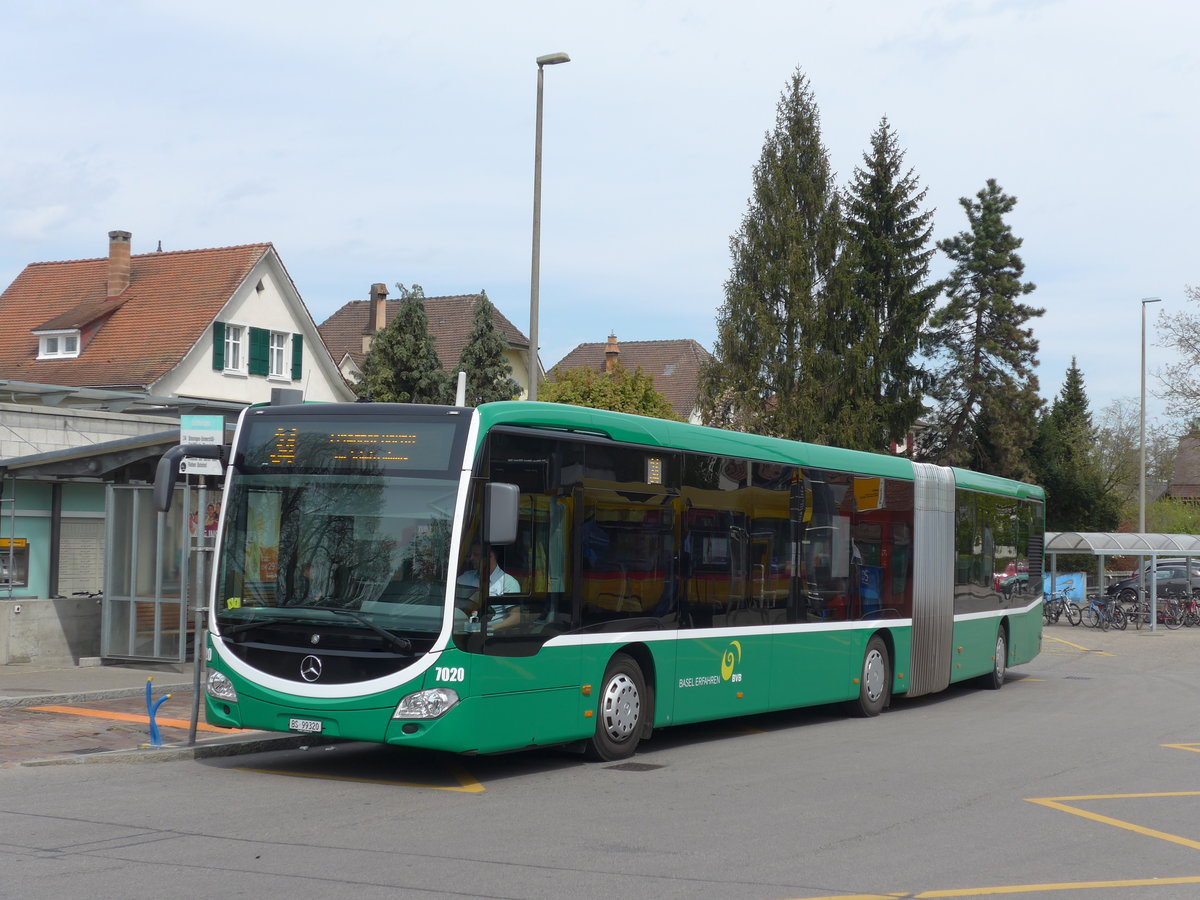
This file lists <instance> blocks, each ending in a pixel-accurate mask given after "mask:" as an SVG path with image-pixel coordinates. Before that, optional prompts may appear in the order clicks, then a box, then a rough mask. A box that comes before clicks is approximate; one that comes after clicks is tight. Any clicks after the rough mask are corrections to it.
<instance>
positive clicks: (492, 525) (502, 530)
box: [155, 482, 521, 545]
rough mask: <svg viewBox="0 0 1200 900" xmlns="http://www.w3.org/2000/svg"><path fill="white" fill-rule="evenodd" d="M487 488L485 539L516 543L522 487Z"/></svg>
mask: <svg viewBox="0 0 1200 900" xmlns="http://www.w3.org/2000/svg"><path fill="white" fill-rule="evenodd" d="M155 487H156V488H157V482H156V484H155ZM485 490H486V491H487V496H486V497H485V498H484V509H486V510H487V518H486V519H485V520H484V523H483V540H484V541H485V542H486V543H488V544H500V545H505V544H513V543H516V540H517V518H518V513H519V506H520V502H521V489H520V488H519V487H517V486H516V485H515V484H504V483H502V482H492V483H491V484H488V485H487V486H486V488H485Z"/></svg>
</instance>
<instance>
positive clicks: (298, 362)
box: [292, 334, 304, 381]
mask: <svg viewBox="0 0 1200 900" xmlns="http://www.w3.org/2000/svg"><path fill="white" fill-rule="evenodd" d="M303 365H304V335H302V334H293V335H292V381H299V380H300V374H301V370H302V368H303Z"/></svg>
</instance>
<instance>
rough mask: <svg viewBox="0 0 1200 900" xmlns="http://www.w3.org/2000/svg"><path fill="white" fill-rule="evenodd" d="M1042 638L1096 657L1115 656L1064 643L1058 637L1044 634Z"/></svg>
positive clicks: (1103, 651) (1106, 652)
mask: <svg viewBox="0 0 1200 900" xmlns="http://www.w3.org/2000/svg"><path fill="white" fill-rule="evenodd" d="M1043 637H1044V638H1045V639H1046V640H1050V641H1058V642H1059V643H1060V644H1066V645H1067V646H1068V647H1073V648H1074V649H1076V650H1082V651H1083V652H1084V653H1095V654H1096V655H1097V656H1113V655H1115V654H1112V653H1109V652H1108V651H1107V650H1093V649H1092V648H1091V647H1084V646H1082V645H1080V644H1073V643H1071V642H1070V641H1064V640H1063V639H1062V638H1060V637H1054V635H1046V634H1044V635H1043Z"/></svg>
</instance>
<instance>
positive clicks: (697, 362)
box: [549, 338, 712, 419]
mask: <svg viewBox="0 0 1200 900" xmlns="http://www.w3.org/2000/svg"><path fill="white" fill-rule="evenodd" d="M607 347H608V344H607V343H603V344H580V345H579V346H578V347H576V348H575V349H574V350H572V351H571V352H570V353H568V354H567V355H566V356H564V357H563V358H562V359H561V360H559V362H558V363H557V364H556V365H555V366H554V367H553V368H552V369H551V371H550V375H549V377H550V379H551V380H553V378H554V369H595V370H596V371H597V372H603V371H604V363H605V356H604V354H605V350H606V349H607ZM617 347H618V349H619V350H620V353H619V355H618V357H617V359H618V361H619V362H620V363H621V365H622V367H624V368H625V369H626V370H627V371H630V372H633V371H636V370H637V369H639V368H640V369H641V370H642V371H643V372H645V373H646V374H647V375H649V376H650V377H651V378H652V379H654V389H655V390H656V391H658V392H659V393H660V394H662V395H663V396H664V397H666V398H667V401H668V402H669V403H670V404H671V408H672V409H674V410H675V413H676V414H677V415H679V416H681V417H683V418H684V419H686V418H688V417H689V416H690V415H691V414H692V411H693V410H694V409H695V408H696V403H697V400H698V397H699V391H700V366H701V365H702V364H703V363H704V361H705V360H707V359H711V358H712V354H710V353H709V352H708V351H707V350H705V349H704V348H703V347H701V346H700V344H699V343H697V342H696V341H694V340H692V339H691V338H683V339H680V340H674V341H624V342H619V343H618V344H617Z"/></svg>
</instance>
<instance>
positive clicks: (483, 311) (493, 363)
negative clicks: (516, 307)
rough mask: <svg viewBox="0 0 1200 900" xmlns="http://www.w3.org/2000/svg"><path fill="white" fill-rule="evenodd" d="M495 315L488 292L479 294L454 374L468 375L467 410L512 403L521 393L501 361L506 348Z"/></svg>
mask: <svg viewBox="0 0 1200 900" xmlns="http://www.w3.org/2000/svg"><path fill="white" fill-rule="evenodd" d="M495 314H496V307H494V306H492V301H491V300H489V299H488V296H487V291H480V292H479V299H478V300H476V301H475V309H474V311H473V313H472V316H471V333H470V334H468V335H467V343H466V344H465V345H464V346H463V349H462V355H461V356H459V358H458V367H457V368H456V369H455V370H454V371H455V373H458V372H466V373H467V406H478V405H479V404H481V403H490V402H492V401H493V400H511V399H513V398H514V397H516V396H517V395H518V394H520V393H521V385H519V384H518V383H517V381H516V379H514V378H513V377H512V366H511V365H509V364H508V363H507V362H505V360H504V350H505V348H506V347H507V344H506V343H505V341H504V338H502V337H501V336H500V332H498V331H497V330H496V318H495ZM455 377H457V375H455Z"/></svg>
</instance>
